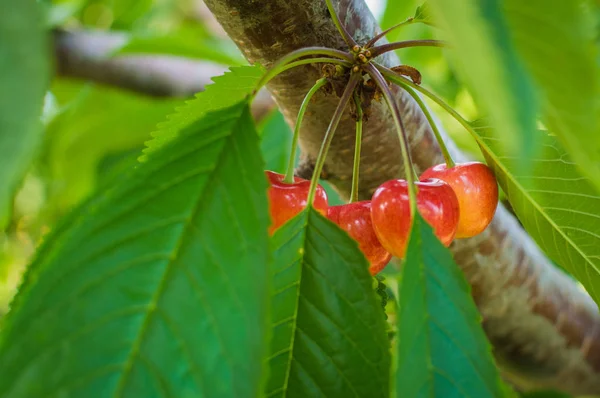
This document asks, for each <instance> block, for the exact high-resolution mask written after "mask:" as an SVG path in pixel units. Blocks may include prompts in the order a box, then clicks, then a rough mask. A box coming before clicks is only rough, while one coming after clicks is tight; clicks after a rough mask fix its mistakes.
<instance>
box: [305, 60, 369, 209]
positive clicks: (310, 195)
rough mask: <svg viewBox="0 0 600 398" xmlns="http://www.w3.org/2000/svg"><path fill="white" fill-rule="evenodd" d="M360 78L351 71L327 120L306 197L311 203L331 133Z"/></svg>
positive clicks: (329, 144) (360, 75)
mask: <svg viewBox="0 0 600 398" xmlns="http://www.w3.org/2000/svg"><path fill="white" fill-rule="evenodd" d="M360 79H362V74H361V73H360V72H353V73H352V75H351V76H350V80H349V81H348V84H347V85H346V88H345V89H344V93H343V94H342V97H341V98H340V102H339V104H338V106H337V108H335V112H334V113H333V116H332V118H331V121H330V122H329V126H328V127H327V131H326V132H325V136H324V137H323V142H322V143H321V149H319V155H318V156H317V161H316V162H315V170H314V172H313V176H312V178H311V180H310V188H309V191H308V199H307V202H308V203H310V204H311V205H312V203H313V200H314V198H315V192H316V191H317V185H318V183H319V178H320V177H321V172H322V171H323V165H324V164H325V158H327V152H328V151H329V147H330V146H331V141H332V140H333V135H334V133H335V130H336V129H337V126H338V124H339V123H340V120H341V119H342V115H343V114H344V110H345V109H346V106H347V105H348V102H350V97H351V96H352V93H353V92H354V89H355V88H356V85H357V84H358V82H359V81H360Z"/></svg>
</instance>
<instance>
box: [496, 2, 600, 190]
mask: <svg viewBox="0 0 600 398" xmlns="http://www.w3.org/2000/svg"><path fill="white" fill-rule="evenodd" d="M582 3H583V1H580V0H571V1H564V0H530V1H521V0H507V1H504V2H503V3H502V5H503V8H504V11H505V13H506V16H507V21H508V23H509V27H510V33H511V36H512V37H513V39H514V43H515V45H516V48H517V50H518V52H519V56H520V57H521V58H522V59H523V61H524V62H525V64H526V65H527V68H528V70H529V72H530V73H531V74H532V76H533V77H534V79H535V81H536V83H537V86H538V87H539V92H540V94H541V96H542V100H543V102H542V105H543V111H544V122H545V124H546V126H547V127H548V129H549V130H550V131H552V133H554V134H556V135H557V136H558V138H559V140H560V141H561V143H562V144H563V147H564V148H565V149H566V150H567V151H568V152H569V155H570V156H571V158H572V159H573V160H574V161H576V162H577V163H578V164H579V165H580V166H581V168H580V170H581V172H582V173H583V174H584V175H586V176H587V177H588V178H590V181H591V182H592V183H594V184H596V187H597V188H599V189H600V74H599V73H598V66H597V64H596V56H597V53H598V49H597V46H596V45H595V43H594V35H595V34H596V32H595V30H594V29H593V26H592V25H591V24H590V23H588V15H586V10H585V9H584V7H583V4H582ZM599 192H600V191H599Z"/></svg>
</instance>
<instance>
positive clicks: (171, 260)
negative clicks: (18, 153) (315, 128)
mask: <svg viewBox="0 0 600 398" xmlns="http://www.w3.org/2000/svg"><path fill="white" fill-rule="evenodd" d="M267 224H268V213H267V201H266V180H265V177H264V173H263V163H262V160H261V158H260V155H259V148H258V137H257V135H256V132H255V130H254V128H253V124H252V120H251V116H250V111H249V109H248V106H247V103H245V102H244V103H239V104H237V105H234V106H232V107H230V108H227V109H223V110H221V111H218V112H215V113H210V114H207V115H205V116H204V117H203V118H201V119H199V120H196V121H194V122H192V123H190V124H189V125H188V126H187V127H186V128H185V129H184V130H182V131H181V132H180V133H179V134H178V137H177V139H174V140H172V141H170V142H169V143H168V144H166V145H164V146H162V147H161V148H160V149H158V150H156V151H155V152H153V153H152V154H151V155H149V156H148V159H147V161H146V163H144V164H141V165H138V167H137V168H135V169H133V170H131V171H130V173H129V175H125V176H123V177H122V178H121V179H120V180H118V183H117V184H116V185H115V186H114V187H112V188H110V189H108V190H107V191H105V192H103V193H102V196H98V197H96V198H94V199H92V200H91V201H90V202H89V203H88V204H87V205H86V206H84V207H83V208H82V209H81V210H80V211H79V212H77V213H74V214H73V215H71V216H70V217H69V218H68V219H67V221H66V222H65V223H64V224H63V226H62V227H59V228H58V229H57V230H56V232H55V233H54V234H53V235H52V236H51V237H50V238H49V239H48V241H47V242H46V244H45V245H44V246H43V247H42V249H41V250H40V251H39V253H38V257H37V259H36V260H35V261H34V263H33V264H32V265H31V267H30V269H29V271H28V272H27V274H26V277H25V282H24V284H23V286H22V287H21V289H20V291H19V293H18V295H17V297H16V299H15V301H14V302H13V305H12V309H11V312H10V313H9V315H8V317H7V319H5V323H4V325H3V330H2V334H1V335H0V373H1V374H2V375H3V376H2V377H1V378H0V396H5V397H9V396H10V397H13V398H19V397H23V398H25V397H27V398H31V397H50V396H74V397H153V396H173V397H199V396H203V397H219V396H230V397H234V396H235V397H255V396H257V395H258V394H259V391H260V389H261V388H262V382H261V380H262V378H263V377H264V376H263V367H262V366H261V365H260V364H261V361H262V359H263V358H264V356H265V355H266V352H267V348H268V347H267V341H266V337H265V336H266V335H267V308H268V306H267V304H268V291H269V289H268V286H269V283H268V267H267V265H268V264H267V259H268V238H267Z"/></svg>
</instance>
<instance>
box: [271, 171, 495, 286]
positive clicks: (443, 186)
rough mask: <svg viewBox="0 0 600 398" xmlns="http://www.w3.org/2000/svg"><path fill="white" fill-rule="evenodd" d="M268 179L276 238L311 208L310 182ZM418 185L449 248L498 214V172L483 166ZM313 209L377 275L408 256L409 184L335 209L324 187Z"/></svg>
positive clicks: (440, 174) (391, 185) (432, 175)
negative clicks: (336, 228) (349, 240)
mask: <svg viewBox="0 0 600 398" xmlns="http://www.w3.org/2000/svg"><path fill="white" fill-rule="evenodd" d="M266 175H267V178H268V180H269V183H270V187H269V192H268V196H269V210H270V214H271V219H272V225H271V227H270V230H269V232H270V233H271V234H272V233H273V232H274V231H275V230H276V229H277V228H279V227H280V226H281V225H283V224H284V223H285V222H286V221H288V220H289V219H291V218H292V217H294V216H295V215H296V214H298V213H299V212H300V211H302V209H304V207H306V204H307V196H308V192H309V186H310V181H307V180H304V179H301V178H298V177H294V182H293V183H291V184H287V183H285V182H284V176H283V175H282V174H278V173H275V172H272V171H266ZM415 186H416V187H417V209H418V211H419V213H420V214H421V215H422V216H423V218H424V219H425V220H426V221H427V222H428V223H429V224H430V225H431V226H432V228H433V230H434V233H435V235H436V236H437V237H438V239H439V240H440V241H441V242H442V243H443V244H444V245H446V246H449V245H450V243H452V241H453V240H454V238H468V237H472V236H475V235H477V234H479V233H481V232H482V231H483V230H484V229H485V228H486V227H487V226H488V225H489V223H490V222H491V221H492V218H493V217H494V213H495V212H496V207H497V204H498V186H497V183H496V179H495V177H494V174H493V173H492V171H491V170H490V169H489V168H488V167H487V166H486V165H485V164H483V163H479V162H469V163H461V164H456V165H454V166H453V167H450V168H448V167H446V164H440V165H437V166H434V167H431V168H429V169H427V170H426V171H425V172H424V173H423V174H422V175H421V177H420V181H418V182H416V183H415ZM313 206H314V208H315V209H316V210H317V211H319V212H320V213H321V214H323V215H326V216H327V218H329V219H330V220H331V221H333V222H334V223H336V224H337V225H339V226H340V228H342V229H343V230H345V231H346V232H347V233H348V234H349V235H350V236H351V237H352V238H353V239H354V240H356V241H357V242H358V244H359V247H360V249H361V250H362V252H363V254H364V255H365V257H366V258H367V260H368V261H369V263H370V267H369V271H370V272H371V274H372V275H375V274H377V273H378V272H380V271H381V270H382V269H383V268H384V267H385V266H386V265H387V264H388V262H389V261H390V259H391V257H392V255H394V256H396V257H399V258H403V257H404V255H405V253H406V247H407V244H408V238H409V235H410V229H411V226H412V218H411V212H410V204H409V195H408V183H407V182H406V181H405V180H391V181H387V182H385V183H384V184H382V185H381V186H379V188H377V190H376V191H375V193H374V194H373V197H372V198H371V200H367V201H360V202H353V203H348V204H345V205H340V206H331V207H330V206H329V204H328V202H327V194H326V193H325V190H324V189H323V187H322V186H320V185H319V186H318V187H317V191H316V194H315V199H314V202H313Z"/></svg>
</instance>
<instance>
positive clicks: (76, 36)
mask: <svg viewBox="0 0 600 398" xmlns="http://www.w3.org/2000/svg"><path fill="white" fill-rule="evenodd" d="M125 40H126V38H125V36H124V35H121V34H119V33H114V32H111V33H108V32H101V31H96V32H94V31H85V30H75V31H63V30H57V31H55V32H54V48H55V56H56V57H55V59H56V70H57V74H58V75H59V76H64V77H74V78H80V79H86V80H91V81H95V82H99V83H103V84H107V85H111V86H116V87H120V88H125V89H128V90H132V91H136V92H139V93H143V94H147V95H152V96H157V97H163V96H169V97H190V96H192V95H194V94H196V93H197V92H199V91H202V90H204V87H205V86H206V85H207V84H211V83H212V80H211V78H212V77H214V76H218V75H222V74H223V73H224V72H225V71H226V70H227V68H226V67H225V66H223V65H219V64H215V63H212V62H205V61H195V60H190V59H185V58H179V57H174V56H168V55H166V56H162V55H161V56H158V55H127V56H122V55H121V56H114V57H113V56H112V54H113V52H114V51H115V50H117V49H118V48H120V47H121V46H122V45H123V43H124V42H125ZM274 107H275V103H274V102H273V98H272V97H271V94H270V93H269V92H268V91H267V90H261V91H260V92H259V93H258V95H257V96H256V99H255V101H254V102H253V104H252V115H253V116H254V118H255V120H260V119H262V118H263V117H264V116H265V115H266V114H267V113H268V112H269V111H270V110H271V109H273V108H274Z"/></svg>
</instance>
